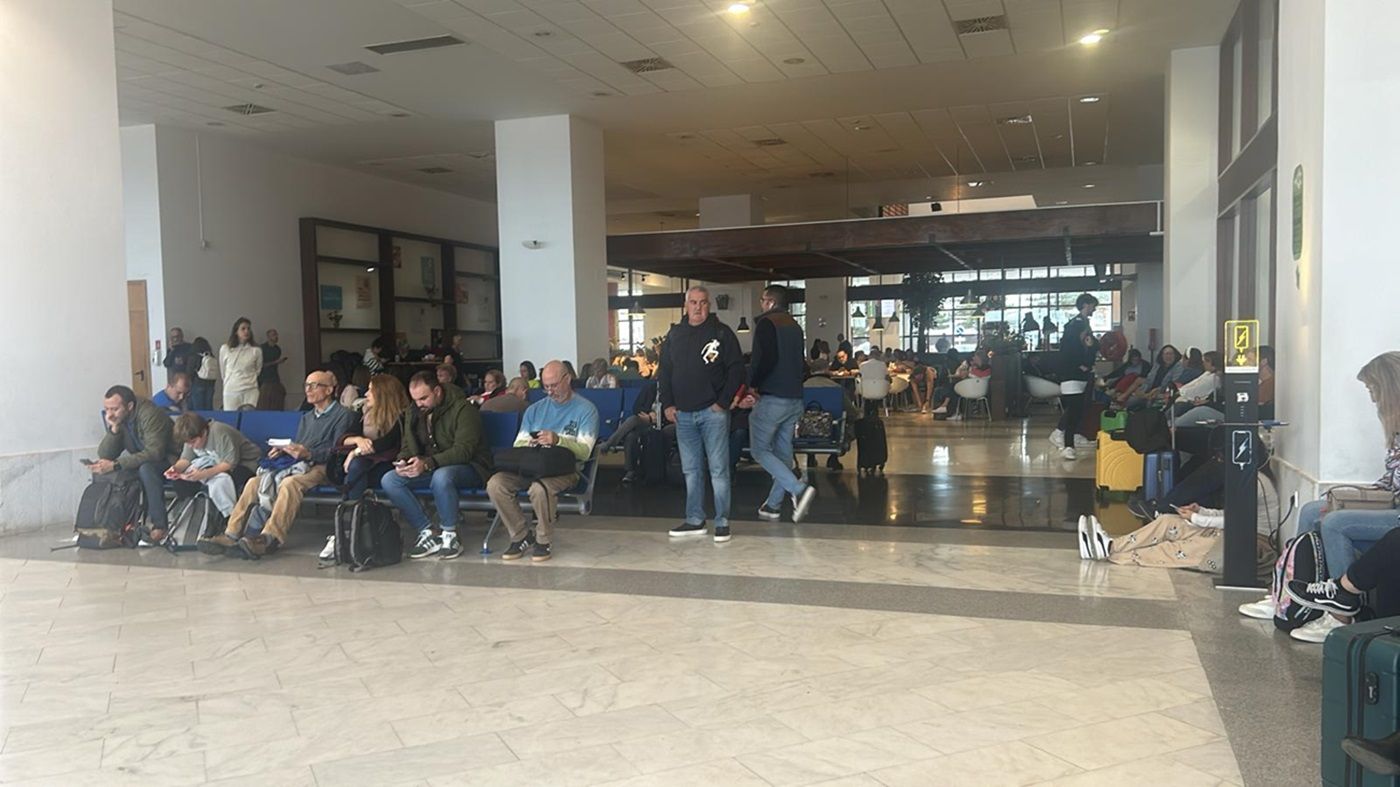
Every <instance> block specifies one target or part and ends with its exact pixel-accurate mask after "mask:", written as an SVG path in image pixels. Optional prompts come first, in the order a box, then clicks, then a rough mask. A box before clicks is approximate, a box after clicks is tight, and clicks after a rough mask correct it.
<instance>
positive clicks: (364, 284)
mask: <svg viewBox="0 0 1400 787" xmlns="http://www.w3.org/2000/svg"><path fill="white" fill-rule="evenodd" d="M371 296H372V293H371V292H370V280H369V277H368V276H356V277H355V308H356V309H368V308H369V307H370V300H371Z"/></svg>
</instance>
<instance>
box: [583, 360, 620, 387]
mask: <svg viewBox="0 0 1400 787" xmlns="http://www.w3.org/2000/svg"><path fill="white" fill-rule="evenodd" d="M589 366H590V372H591V373H590V374H589V375H588V379H587V381H586V382H585V384H584V385H585V387H587V388H616V387H617V375H615V374H613V373H612V372H611V371H610V370H609V369H608V362H607V361H605V360H603V359H602V358H598V359H595V360H594V361H593V363H592V364H590V365H589Z"/></svg>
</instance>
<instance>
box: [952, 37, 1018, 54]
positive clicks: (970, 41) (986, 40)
mask: <svg viewBox="0 0 1400 787" xmlns="http://www.w3.org/2000/svg"><path fill="white" fill-rule="evenodd" d="M960 38H961V39H962V45H963V51H964V52H966V53H967V56H968V57H969V58H972V59H976V58H979V57H1004V56H1006V55H1014V54H1015V53H1016V48H1015V47H1014V46H1012V45H1011V33H1009V32H1007V31H1006V30H993V31H991V32H987V33H969V34H968V35H965V36H960Z"/></svg>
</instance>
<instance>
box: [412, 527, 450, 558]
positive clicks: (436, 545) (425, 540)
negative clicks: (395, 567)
mask: <svg viewBox="0 0 1400 787" xmlns="http://www.w3.org/2000/svg"><path fill="white" fill-rule="evenodd" d="M441 551H442V542H441V541H439V540H438V537H437V536H435V535H433V531H432V528H428V527H425V528H423V529H422V530H421V531H420V532H419V533H418V543H416V544H414V545H413V548H412V549H410V550H408V559H409V560H422V559H423V558H425V557H432V556H433V555H436V554H437V553H438V552H441Z"/></svg>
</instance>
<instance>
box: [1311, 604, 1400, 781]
mask: <svg viewBox="0 0 1400 787" xmlns="http://www.w3.org/2000/svg"><path fill="white" fill-rule="evenodd" d="M1397 675H1400V618H1384V619H1382V620H1372V621H1368V622H1366V623H1357V624H1354V625H1351V626H1343V627H1342V628H1339V629H1337V630H1335V631H1333V632H1332V633H1331V634H1329V635H1327V641H1326V642H1325V643H1323V646H1322V784H1323V785H1324V787H1400V778H1397V777H1393V776H1382V775H1380V774H1376V773H1372V772H1370V771H1367V770H1365V769H1364V768H1362V767H1361V766H1360V765H1359V764H1358V763H1356V762H1354V761H1353V760H1352V759H1351V758H1349V757H1348V756H1347V755H1346V753H1345V752H1343V751H1342V740H1343V739H1344V738H1347V737H1358V738H1366V739H1373V740H1374V739H1378V738H1385V737H1387V736H1389V735H1391V734H1392V733H1394V732H1396V730H1397V729H1398V728H1397V719H1400V684H1397V683H1396V677H1397Z"/></svg>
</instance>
